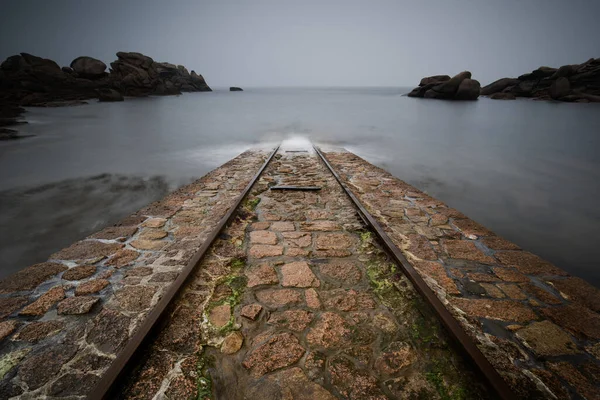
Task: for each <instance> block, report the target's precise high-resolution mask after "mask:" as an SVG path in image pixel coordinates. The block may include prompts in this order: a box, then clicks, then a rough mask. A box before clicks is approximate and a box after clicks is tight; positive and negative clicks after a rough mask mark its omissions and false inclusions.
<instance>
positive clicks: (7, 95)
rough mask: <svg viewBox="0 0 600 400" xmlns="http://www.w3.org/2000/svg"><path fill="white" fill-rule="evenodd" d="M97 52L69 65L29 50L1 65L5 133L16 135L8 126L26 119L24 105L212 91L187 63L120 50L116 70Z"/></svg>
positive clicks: (0, 117)
mask: <svg viewBox="0 0 600 400" xmlns="http://www.w3.org/2000/svg"><path fill="white" fill-rule="evenodd" d="M106 69H107V66H106V64H104V63H103V62H102V61H100V60H97V59H95V58H92V57H77V58H76V59H74V60H73V61H72V62H71V64H70V66H69V67H62V68H61V67H60V66H59V65H58V64H57V63H56V62H55V61H52V60H49V59H45V58H41V57H37V56H34V55H31V54H27V53H21V54H19V55H15V56H11V57H8V58H7V59H6V60H5V61H4V62H3V63H2V64H1V65H0V138H2V137H4V138H16V137H18V136H17V133H16V131H14V130H10V129H6V128H4V127H6V126H10V125H14V124H17V123H20V122H19V121H18V120H17V118H18V116H19V115H20V114H21V113H22V112H24V111H25V110H24V109H23V108H21V107H22V106H37V107H51V106H60V105H70V104H78V103H81V101H83V100H87V99H99V100H100V101H122V100H123V96H136V97H138V96H149V95H176V94H181V93H182V92H209V91H211V88H210V87H209V86H208V85H207V84H206V81H205V80H204V78H203V77H202V75H199V74H197V73H196V72H195V71H192V72H191V73H190V72H188V70H187V68H185V67H184V66H183V65H175V64H171V63H168V62H156V61H154V60H153V59H152V58H150V57H148V56H145V55H143V54H141V53H126V52H118V53H117V60H115V61H113V62H112V63H110V69H109V70H108V72H107V71H106Z"/></svg>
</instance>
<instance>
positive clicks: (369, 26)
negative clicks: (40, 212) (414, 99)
mask: <svg viewBox="0 0 600 400" xmlns="http://www.w3.org/2000/svg"><path fill="white" fill-rule="evenodd" d="M0 10H1V13H2V14H1V16H0V57H1V58H2V59H5V58H6V57H8V56H10V55H13V54H17V53H19V52H28V53H32V54H35V55H38V56H42V57H45V58H52V59H54V60H56V61H57V62H58V63H59V64H60V65H68V64H69V63H70V62H71V60H73V59H74V58H76V57H78V56H81V55H87V56H92V57H95V58H99V59H101V60H103V61H104V62H105V63H106V64H108V63H110V62H111V61H113V60H115V58H116V57H115V53H116V52H117V51H138V52H141V53H144V54H146V55H149V56H151V57H152V58H154V59H155V60H157V61H169V62H172V63H175V64H183V65H185V66H186V67H187V68H188V69H190V70H192V69H193V70H195V71H196V72H198V73H201V74H202V75H204V77H205V78H206V80H207V82H208V83H209V85H212V86H216V87H218V86H232V85H235V86H414V85H415V84H416V83H418V81H419V80H420V79H421V77H423V76H426V75H435V74H449V75H453V74H456V73H458V72H460V71H462V70H465V69H466V70H470V71H471V72H472V73H473V77H474V78H475V79H478V80H480V81H481V82H482V84H486V83H489V82H490V81H493V80H495V79H498V78H501V77H505V76H518V75H520V74H522V73H524V72H528V71H530V70H532V69H534V68H537V67H539V66H541V65H548V66H554V67H557V66H560V65H563V64H573V63H581V62H583V61H585V60H587V59H589V58H590V57H600V23H599V22H598V19H599V17H600V0H570V1H566V0H519V1H517V0H485V1H484V0H460V1H459V0H456V1H452V0H435V1H434V0H431V1H428V0H414V1H401V0H389V1H388V0H364V1H354V0H317V1H313V0H298V1H286V0H247V1H226V0H214V1H184V0H172V1H165V0H159V1H154V0H118V1H112V0H110V1H107V0H104V1H93V0H89V1H88V0H51V1H50V0H10V1H8V0H0Z"/></svg>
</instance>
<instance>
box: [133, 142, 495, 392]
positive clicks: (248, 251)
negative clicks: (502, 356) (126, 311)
mask: <svg viewBox="0 0 600 400" xmlns="http://www.w3.org/2000/svg"><path fill="white" fill-rule="evenodd" d="M274 185H296V186H320V187H322V190H320V191H318V192H302V191H274V190H269V187H270V186H274ZM170 312H171V317H170V321H169V322H168V324H167V326H168V327H167V329H166V330H164V331H163V332H162V333H161V334H160V336H159V337H158V338H157V339H156V341H155V342H154V343H153V345H152V347H151V348H150V350H149V351H148V353H147V357H146V360H145V361H144V362H143V363H141V364H140V365H139V367H138V369H137V371H135V372H134V374H133V375H132V376H131V377H130V379H129V384H128V385H127V388H126V389H125V390H124V393H125V396H124V397H125V398H128V399H163V398H166V399H187V398H189V399H192V398H194V399H261V400H262V399H265V400H268V399H273V400H274V399H455V398H456V399H459V398H464V399H469V398H473V399H479V398H490V397H489V395H488V394H487V392H486V388H485V387H484V386H483V385H482V384H481V383H479V382H480V379H481V378H480V377H479V376H477V375H476V374H475V373H474V372H473V371H472V369H471V367H470V366H469V365H468V364H467V363H465V362H464V361H463V360H462V357H461V356H460V355H458V354H457V353H456V352H455V351H454V350H453V348H452V347H451V346H450V344H449V342H448V339H447V337H446V335H445V334H444V332H443V330H442V329H441V327H440V326H439V323H438V322H437V319H436V318H435V317H434V316H433V315H432V313H431V311H430V310H429V308H428V307H427V306H426V305H425V304H423V302H422V300H421V299H420V297H419V296H418V295H417V294H416V292H415V290H414V289H413V288H412V286H411V284H410V283H409V282H408V281H407V280H406V279H405V278H404V277H403V276H402V275H401V274H399V273H398V271H397V270H396V266H395V264H393V263H392V262H390V259H389V258H388V256H387V254H386V253H385V252H383V251H382V250H381V249H380V248H379V246H378V245H377V243H375V241H374V240H373V238H372V236H371V234H370V233H369V232H368V231H366V230H365V229H364V226H363V224H362V222H361V221H360V219H359V218H358V216H357V214H356V212H355V209H354V207H353V206H352V204H351V203H350V202H349V200H348V199H347V198H346V196H345V195H344V193H343V192H342V190H341V188H340V186H339V185H338V184H337V182H336V181H335V179H334V178H333V176H331V175H330V174H329V172H328V171H327V170H326V168H325V166H324V165H322V164H321V163H320V161H319V160H318V159H317V157H316V155H314V154H306V153H296V152H294V153H291V152H290V153H287V152H285V151H280V153H279V154H278V155H277V156H276V158H275V159H274V160H273V161H272V162H271V164H270V165H269V167H268V168H267V170H266V171H265V173H264V174H263V176H262V177H261V179H260V180H259V182H257V184H256V185H255V187H254V188H253V190H252V193H251V196H250V197H249V198H248V199H247V201H246V203H245V206H244V208H243V209H242V210H240V211H239V212H238V216H237V218H236V220H235V221H234V222H233V223H232V224H231V226H229V227H228V228H227V230H226V231H225V233H224V234H223V235H221V238H220V239H219V240H218V241H217V242H216V244H215V245H214V246H213V248H212V249H211V251H210V254H209V255H208V256H207V257H206V258H205V259H204V260H203V262H202V264H201V265H200V267H199V268H198V270H197V271H196V272H195V275H194V276H193V279H192V280H191V282H190V283H189V285H188V286H187V287H186V288H185V290H184V291H183V292H182V294H181V295H180V297H179V298H178V300H177V301H176V302H175V303H174V304H173V305H172V309H171V311H170Z"/></svg>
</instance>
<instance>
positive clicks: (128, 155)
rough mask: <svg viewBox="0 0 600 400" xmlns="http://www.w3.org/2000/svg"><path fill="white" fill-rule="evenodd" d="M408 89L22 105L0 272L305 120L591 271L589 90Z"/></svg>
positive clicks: (496, 226) (593, 148)
mask: <svg viewBox="0 0 600 400" xmlns="http://www.w3.org/2000/svg"><path fill="white" fill-rule="evenodd" d="M407 90H408V89H399V88H373V89H369V88H360V89H359V88H357V89H255V90H252V89H249V90H246V91H245V92H241V93H239V92H238V93H230V92H227V91H215V92H212V93H193V94H186V95H183V96H178V97H155V98H143V99H128V100H127V101H125V102H124V103H104V104H102V103H94V104H90V105H87V106H80V107H69V108H58V109H31V110H30V112H29V113H28V114H27V120H29V122H30V124H29V125H28V126H24V127H22V130H23V131H25V132H28V133H33V134H35V135H37V136H36V137H33V138H28V139H23V140H20V141H15V142H4V143H0V209H1V210H2V213H1V215H0V231H1V232H2V237H1V240H0V252H1V253H0V254H1V255H2V256H1V264H0V276H2V275H6V274H8V273H10V272H12V271H15V270H17V269H19V268H22V267H24V266H26V265H29V264H30V263H33V262H38V261H43V260H45V259H46V257H47V256H48V255H49V254H50V253H51V252H52V251H54V250H57V249H59V248H61V247H63V246H65V245H68V244H70V243H72V242H73V241H75V240H77V239H79V238H82V237H84V236H85V235H87V234H89V233H91V232H93V231H95V230H98V229H99V228H100V227H102V226H105V225H107V224H109V223H114V222H116V221H117V220H119V219H120V218H121V217H123V216H125V215H128V214H129V213H131V212H133V211H135V210H137V209H139V208H140V207H141V206H143V205H144V204H146V203H148V202H150V201H152V200H155V199H158V198H160V197H162V196H163V195H164V194H165V193H166V192H167V191H169V190H172V189H173V188H175V187H177V186H180V185H182V184H184V183H186V182H189V181H190V180H192V179H193V178H195V177H200V176H202V175H203V174H205V173H206V172H208V171H209V170H211V169H213V168H215V167H217V166H219V165H220V164H222V163H223V162H225V161H227V160H228V159H230V158H232V157H233V156H235V155H237V154H239V153H240V152H242V151H243V150H244V149H246V148H248V147H250V146H253V145H255V144H258V143H262V142H276V141H279V140H281V139H283V138H286V137H290V136H305V137H308V138H310V139H311V140H313V141H315V142H321V143H329V144H334V145H339V146H343V147H346V148H347V149H349V150H351V151H353V152H355V153H357V154H359V155H360V156H362V157H364V158H366V159H367V160H369V161H371V162H373V163H374V164H377V165H379V166H381V167H383V168H385V169H387V170H389V171H390V172H392V173H393V174H394V175H395V176H397V177H399V178H401V179H403V180H405V181H407V182H409V183H411V184H413V185H415V186H417V187H418V188H420V189H422V190H425V191H426V192H428V193H429V194H431V195H433V196H435V197H438V198H440V199H441V200H443V201H445V202H446V203H448V204H449V205H450V206H453V207H456V208H458V209H459V210H461V211H463V212H464V213H465V214H467V215H468V216H470V217H471V218H473V219H475V220H476V221H478V222H481V223H483V224H484V225H486V226H488V227H489V228H491V229H492V230H494V231H495V232H497V233H498V234H500V235H503V236H505V237H506V238H508V239H510V240H512V241H514V242H516V243H517V244H519V245H521V246H522V247H523V248H525V249H527V250H530V251H532V252H534V253H536V254H539V255H541V256H543V257H545V258H547V259H549V260H550V261H552V262H554V263H555V264H557V265H558V266H560V267H562V268H564V269H565V270H567V271H569V272H571V273H573V274H575V275H579V276H581V277H584V278H586V279H588V280H589V281H591V282H593V283H595V284H596V285H598V286H600V264H599V263H598V261H597V260H599V259H600V233H599V227H600V207H599V206H598V204H599V199H600V105H598V104H566V103H548V102H535V101H528V100H517V101H494V100H489V99H486V98H481V99H480V100H479V101H476V102H462V103H459V102H445V101H434V100H422V99H411V98H408V97H403V96H401V94H402V93H406V91H407ZM102 174H104V175H102ZM99 175H101V176H99ZM92 177H93V178H92Z"/></svg>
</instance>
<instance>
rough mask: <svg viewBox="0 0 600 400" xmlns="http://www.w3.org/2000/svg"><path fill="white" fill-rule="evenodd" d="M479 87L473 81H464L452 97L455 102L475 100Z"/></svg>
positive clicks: (476, 82) (477, 83)
mask: <svg viewBox="0 0 600 400" xmlns="http://www.w3.org/2000/svg"><path fill="white" fill-rule="evenodd" d="M480 90H481V85H480V84H479V81H476V80H475V79H464V80H463V81H462V82H461V83H460V85H459V86H458V90H457V91H456V94H455V95H454V98H455V99H456V100H477V98H478V97H479V91H480Z"/></svg>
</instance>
